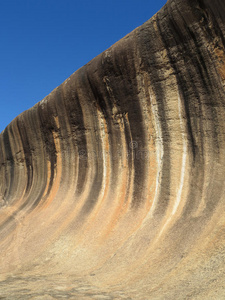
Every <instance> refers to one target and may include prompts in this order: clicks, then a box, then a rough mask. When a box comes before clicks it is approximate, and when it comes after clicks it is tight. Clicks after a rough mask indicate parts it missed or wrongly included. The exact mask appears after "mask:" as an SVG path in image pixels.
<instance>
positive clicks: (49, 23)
mask: <svg viewBox="0 0 225 300" xmlns="http://www.w3.org/2000/svg"><path fill="white" fill-rule="evenodd" d="M165 3H166V0H157V1H156V0H0V37H1V39H0V40H1V42H0V132H1V131H2V130H3V129H4V128H5V127H6V126H7V125H8V124H9V123H10V122H11V121H12V120H13V119H14V118H15V117H16V116H17V115H18V114H20V113H21V112H23V111H24V110H26V109H28V108H30V107H32V106H33V105H34V104H35V103H37V102H39V101H40V100H42V99H43V98H44V97H45V96H46V95H48V94H49V93H50V92H51V91H52V90H53V89H54V88H55V87H57V86H58V85H60V84H61V83H62V82H63V81H64V80H65V79H66V78H67V77H69V76H70V75H71V74H72V73H73V72H75V71H76V70H77V69H79V68H80V67H82V66H83V65H84V64H86V63H87V62H88V61H90V60H91V59H92V58H94V57H95V56H97V55H98V54H100V53H101V52H103V51H104V50H106V49H107V48H109V47H110V46H111V45H113V44H114V43H115V42H117V41H118V40H120V39H121V38H122V37H124V36H125V35H126V34H127V33H129V32H131V31H132V30H133V29H135V28H136V27H138V26H140V25H142V24H143V23H144V22H145V21H147V20H148V19H149V18H150V17H152V16H153V15H154V14H155V13H156V12H157V11H158V10H159V9H160V8H161V7H162V6H163V5H164V4H165Z"/></svg>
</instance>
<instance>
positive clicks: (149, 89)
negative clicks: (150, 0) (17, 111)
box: [0, 0, 225, 299]
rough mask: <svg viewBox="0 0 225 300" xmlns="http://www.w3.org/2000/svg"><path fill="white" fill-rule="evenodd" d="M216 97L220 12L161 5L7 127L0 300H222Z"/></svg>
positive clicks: (220, 104)
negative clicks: (134, 28) (146, 18)
mask: <svg viewBox="0 0 225 300" xmlns="http://www.w3.org/2000/svg"><path fill="white" fill-rule="evenodd" d="M224 85H225V2H224V1H222V0H214V1H210V0H169V1H168V2H167V4H166V5H165V6H164V7H163V8H162V9H161V10H160V11H159V12H158V13H157V14H156V15H155V16H154V17H153V18H151V19H150V20H149V21H148V22H146V23H145V24H144V25H142V26H141V27H139V28H137V29H136V30H134V31H133V32H132V33H130V34H129V35H127V36H126V37H124V38H123V39H122V40H121V41H119V42H118V43H116V44H115V45H113V46H112V47H111V48H109V49H108V50H106V51H105V52H103V53H102V54H101V55H99V56H98V57H96V58H95V59H93V60H92V61H91V62H90V63H88V64H87V65H85V66H84V67H82V68H81V69H79V70H78V71H77V72H75V73H74V74H73V75H72V76H71V77H69V78H68V79H67V80H66V81H65V82H64V83H63V84H62V85H60V86H59V87H58V88H56V89H55V90H54V91H53V92H52V93H51V94H50V95H48V96H47V97H46V98H45V99H43V100H42V101H41V102H39V103H37V104H36V105H35V106H34V107H33V108H31V109H29V110H28V111H25V112H24V113H22V114H21V115H19V116H18V117H17V118H16V119H15V120H13V121H12V122H11V123H10V124H9V125H8V126H7V128H6V129H5V130H4V131H3V132H2V133H1V135H0V153H1V155H0V224H1V225H0V253H1V256H0V270H1V275H0V278H1V280H2V282H0V286H1V284H2V287H3V286H4V291H3V289H2V291H3V292H2V294H1V295H0V296H4V297H6V298H7V299H11V298H10V297H12V299H13V297H14V299H31V298H29V297H31V296H32V297H33V298H32V299H61V298H60V297H61V296H60V295H64V297H65V295H66V296H67V298H68V299H69V298H71V299H224V298H225V289H224V286H225V263H224V260H225V215H224V211H225V176H224V172H225V122H224V117H225V89H224ZM32 276H33V277H32ZM40 276H42V279H43V278H47V279H46V280H44V279H43V280H37V278H40ZM13 278H14V283H15V284H14V285H15V286H13V283H12V281H13ZM28 278H29V280H28ZM31 278H34V282H31ZM56 278H57V279H56ZM78 280H80V283H77V282H78ZM47 281H49V282H50V283H49V285H48V286H47V287H45V285H46V284H47ZM21 282H23V284H24V286H25V290H23V289H22V288H21ZM59 282H60V283H61V285H62V282H63V285H62V286H60V284H59ZM75 282H76V286H74V284H75ZM84 282H86V284H87V285H88V288H87V286H86V287H85V286H84V287H82V284H83V285H84ZM24 286H23V287H24ZM7 287H8V288H7ZM44 287H45V288H44ZM57 288H58V290H60V293H61V294H59V293H58V294H54V291H56V289H57ZM12 290H13V291H14V294H12ZM37 290H38V292H37ZM81 290H82V293H81V294H79V295H78V294H75V293H78V292H79V291H81ZM93 291H95V292H93ZM10 295H11V296H10ZM77 295H78V296H77ZM40 297H41V298H40ZM62 297H63V296H62ZM85 297H86V298H85ZM88 297H89V298H88Z"/></svg>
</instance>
